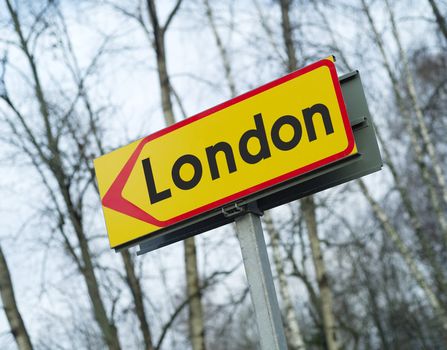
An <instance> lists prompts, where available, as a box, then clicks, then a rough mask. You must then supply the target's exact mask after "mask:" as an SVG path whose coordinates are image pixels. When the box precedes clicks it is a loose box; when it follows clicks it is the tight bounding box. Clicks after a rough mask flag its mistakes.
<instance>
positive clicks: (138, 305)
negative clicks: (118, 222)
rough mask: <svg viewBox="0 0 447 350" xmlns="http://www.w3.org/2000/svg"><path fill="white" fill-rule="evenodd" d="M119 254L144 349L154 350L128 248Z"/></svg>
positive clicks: (139, 285) (138, 283) (138, 281)
mask: <svg viewBox="0 0 447 350" xmlns="http://www.w3.org/2000/svg"><path fill="white" fill-rule="evenodd" d="M121 256H122V258H123V262H124V268H125V270H126V280H127V284H128V285H129V288H130V291H131V292H132V296H133V300H134V304H135V313H136V314H137V317H138V321H139V323H140V329H141V333H142V334H143V341H144V348H145V350H154V347H153V345H152V336H151V332H150V328H149V324H148V323H147V318H146V311H145V309H144V303H143V291H142V290H141V284H140V280H139V279H138V277H137V276H136V274H135V266H134V262H133V259H132V256H131V255H130V253H129V251H128V250H123V251H122V252H121Z"/></svg>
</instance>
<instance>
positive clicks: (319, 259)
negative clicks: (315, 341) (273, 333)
mask: <svg viewBox="0 0 447 350" xmlns="http://www.w3.org/2000/svg"><path fill="white" fill-rule="evenodd" d="M301 212H302V213H303V215H304V220H305V221H306V226H307V233H308V235H309V241H310V248H311V251H312V257H313V260H314V265H315V271H316V274H317V282H318V287H319V289H320V299H321V313H322V316H323V328H324V334H325V337H326V345H327V348H328V350H337V349H338V344H337V336H336V326H335V319H334V315H333V308H332V293H331V290H330V288H329V280H328V276H327V273H326V265H325V263H324V260H323V255H322V251H321V247H320V240H319V239H318V233H317V221H316V215H315V214H316V209H315V202H314V199H313V197H306V198H304V199H302V200H301Z"/></svg>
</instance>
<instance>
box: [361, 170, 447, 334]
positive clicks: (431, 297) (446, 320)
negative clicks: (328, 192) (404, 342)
mask: <svg viewBox="0 0 447 350" xmlns="http://www.w3.org/2000/svg"><path fill="white" fill-rule="evenodd" d="M357 183H358V185H359V187H360V189H361V191H362V193H363V195H364V196H365V198H366V199H367V200H368V202H369V204H370V205H371V208H372V210H373V212H374V215H375V216H376V218H377V219H378V220H379V222H380V223H381V225H382V227H383V229H384V230H385V232H386V233H387V234H388V235H389V237H390V238H391V240H392V241H393V242H394V244H395V246H396V247H397V249H398V250H399V252H400V254H401V255H402V257H403V259H404V261H405V262H406V264H407V266H408V268H409V270H410V273H411V275H412V276H413V278H414V279H415V280H416V282H417V284H418V285H419V287H421V289H422V290H423V291H424V292H425V295H426V296H427V298H428V301H429V303H430V305H431V306H432V308H433V310H434V311H435V313H436V315H437V316H438V318H439V320H440V323H441V325H442V328H443V330H444V332H447V313H446V311H445V310H444V309H443V308H442V306H441V303H440V301H439V299H438V297H437V296H436V294H435V293H434V292H433V291H432V290H431V288H430V286H429V284H428V283H427V281H426V280H425V278H424V275H423V274H422V272H421V271H420V270H419V268H418V266H417V263H416V261H415V260H414V259H413V256H412V254H411V251H410V250H409V249H408V247H407V246H406V245H405V243H404V241H403V240H402V238H401V237H400V236H399V234H398V232H397V231H396V230H395V229H394V227H393V225H392V224H391V222H390V220H389V218H388V216H387V215H386V213H385V212H384V211H383V210H382V208H381V207H380V206H379V204H378V203H377V202H376V201H375V200H374V198H373V197H372V196H371V194H370V193H369V191H368V188H367V187H366V185H365V183H364V182H363V181H362V180H360V179H359V180H357Z"/></svg>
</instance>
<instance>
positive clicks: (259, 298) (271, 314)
mask: <svg viewBox="0 0 447 350" xmlns="http://www.w3.org/2000/svg"><path fill="white" fill-rule="evenodd" d="M260 215H261V213H259V212H252V211H248V212H247V213H245V214H244V215H242V216H239V217H237V218H236V219H235V221H236V233H237V237H238V239H239V243H240V246H241V251H242V257H243V260H244V266H245V273H246V275H247V280H248V285H249V289H250V296H251V300H252V304H253V308H254V311H255V318H256V324H257V326H258V334H259V342H260V344H261V349H262V350H286V349H287V343H286V337H285V335H284V328H283V325H282V320H281V312H280V310H279V306H278V300H277V298H276V292H275V285H274V284H273V277H272V271H271V269H270V263H269V258H268V254H267V248H266V246H265V240H264V235H263V232H262V226H261V218H260Z"/></svg>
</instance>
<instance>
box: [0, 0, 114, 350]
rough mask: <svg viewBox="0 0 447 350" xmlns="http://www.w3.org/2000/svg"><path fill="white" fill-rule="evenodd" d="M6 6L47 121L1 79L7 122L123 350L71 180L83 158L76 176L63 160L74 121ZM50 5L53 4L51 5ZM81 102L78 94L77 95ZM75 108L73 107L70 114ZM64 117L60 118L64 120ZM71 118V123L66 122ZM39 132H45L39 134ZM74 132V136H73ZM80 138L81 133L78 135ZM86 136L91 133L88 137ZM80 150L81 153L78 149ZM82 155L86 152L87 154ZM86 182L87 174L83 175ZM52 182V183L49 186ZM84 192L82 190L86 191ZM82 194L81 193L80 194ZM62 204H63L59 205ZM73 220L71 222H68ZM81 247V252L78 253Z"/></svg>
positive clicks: (100, 316) (110, 341)
mask: <svg viewBox="0 0 447 350" xmlns="http://www.w3.org/2000/svg"><path fill="white" fill-rule="evenodd" d="M5 3H6V7H7V10H8V13H9V15H10V18H11V20H12V23H13V28H14V31H15V34H16V36H17V38H18V44H17V46H18V48H19V50H20V52H21V53H22V55H23V56H24V57H25V59H26V63H27V65H28V68H29V70H30V72H31V77H30V79H31V82H32V89H33V93H34V98H35V101H36V103H37V105H38V115H39V117H40V122H41V124H42V125H43V127H42V129H41V130H38V131H35V130H33V126H32V125H31V123H30V122H29V120H30V118H28V117H27V116H26V115H24V114H23V112H21V111H20V109H19V107H18V106H16V105H15V103H14V101H13V100H12V99H11V97H10V96H9V94H8V90H7V88H6V84H5V82H4V81H3V85H4V86H5V87H4V91H3V94H2V95H1V99H2V100H3V102H4V103H5V104H6V105H7V106H8V107H9V110H10V112H11V113H10V118H9V119H8V120H7V123H8V124H9V126H10V129H11V132H12V133H13V134H14V135H16V136H17V137H20V138H21V139H22V144H21V145H20V148H21V150H22V151H24V152H25V154H27V155H28V156H29V157H30V160H31V161H32V163H33V165H34V166H35V168H36V170H37V172H38V173H39V174H40V175H41V179H42V182H43V183H44V185H45V187H46V188H47V190H48V192H49V195H50V198H52V199H53V200H54V205H55V206H56V208H57V209H56V210H57V213H58V220H59V222H60V225H59V230H60V233H61V235H62V237H63V239H64V242H65V248H66V249H67V251H68V252H69V256H70V257H71V258H72V259H73V261H74V262H75V264H76V266H77V268H78V269H79V272H80V273H81V274H82V276H83V278H84V281H85V284H86V286H87V291H88V295H89V297H90V301H91V305H92V308H93V312H94V316H95V319H96V321H97V324H98V326H99V328H100V330H101V332H102V336H103V339H104V342H105V343H106V344H107V347H108V348H109V349H110V350H119V349H120V348H121V346H120V342H119V339H118V334H117V329H116V326H115V324H114V321H113V320H112V319H111V318H110V317H109V316H108V314H107V311H106V307H105V305H104V301H103V298H102V296H101V292H100V286H99V283H98V280H97V277H96V274H95V268H94V262H93V258H92V253H91V250H90V247H89V243H88V238H87V234H86V231H85V225H84V222H83V214H82V204H83V198H82V196H81V197H80V198H77V199H76V198H75V195H74V193H73V192H72V191H73V187H75V186H77V185H80V184H79V183H75V182H74V181H73V179H74V178H76V177H75V176H76V172H79V171H83V170H84V169H85V168H84V166H85V159H84V158H82V157H80V158H78V159H79V160H78V162H79V163H78V164H77V165H75V166H74V167H73V171H74V174H70V173H69V171H68V170H67V169H68V168H69V167H68V166H66V164H65V163H67V162H69V160H68V159H66V158H65V151H64V150H63V146H62V143H63V141H62V137H61V136H62V134H63V133H66V132H67V130H68V134H70V132H73V131H74V129H73V128H72V127H73V124H70V122H72V120H70V119H69V118H65V117H64V116H61V115H56V114H55V113H54V112H53V111H54V109H52V108H51V107H50V104H49V102H48V99H47V97H46V96H45V92H44V87H43V84H42V81H41V77H40V74H39V70H38V67H37V64H36V61H35V56H34V54H33V52H32V51H31V47H30V42H29V40H30V39H29V36H26V35H25V34H24V29H23V27H22V24H21V21H20V18H19V14H18V12H17V11H16V10H15V9H14V8H13V6H12V4H11V2H10V0H5ZM48 6H51V4H49V5H48ZM76 100H77V98H76ZM71 112H72V111H71V110H70V111H69V114H68V116H69V115H70V113H71ZM61 117H62V118H61ZM67 122H68V123H67ZM40 135H43V137H41V136H40ZM72 136H73V134H72ZM76 136H79V135H76ZM84 137H88V136H87V135H84ZM86 142H87V140H85V139H83V138H82V137H81V136H79V138H76V139H75V145H77V146H78V150H79V149H80V150H83V147H84V146H85V145H86ZM78 150H77V151H78ZM81 155H85V153H84V152H82V153H81ZM80 178H81V179H82V180H81V181H84V180H85V178H84V176H80ZM50 181H52V182H54V184H55V185H54V186H53V185H51V184H50ZM92 183H93V177H92V175H91V174H90V178H89V179H87V180H86V182H85V183H84V185H83V186H82V187H85V190H86V189H87V188H88V186H90V185H91V184H92ZM85 190H84V191H85ZM82 193H83V192H81V194H82ZM58 203H60V204H58ZM67 224H69V226H68V225H67ZM71 230H72V232H73V233H74V235H75V237H76V241H77V246H74V245H73V243H72V241H71V239H70V238H69V236H68V235H69V231H71ZM78 247H79V253H78V252H77V251H78Z"/></svg>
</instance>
